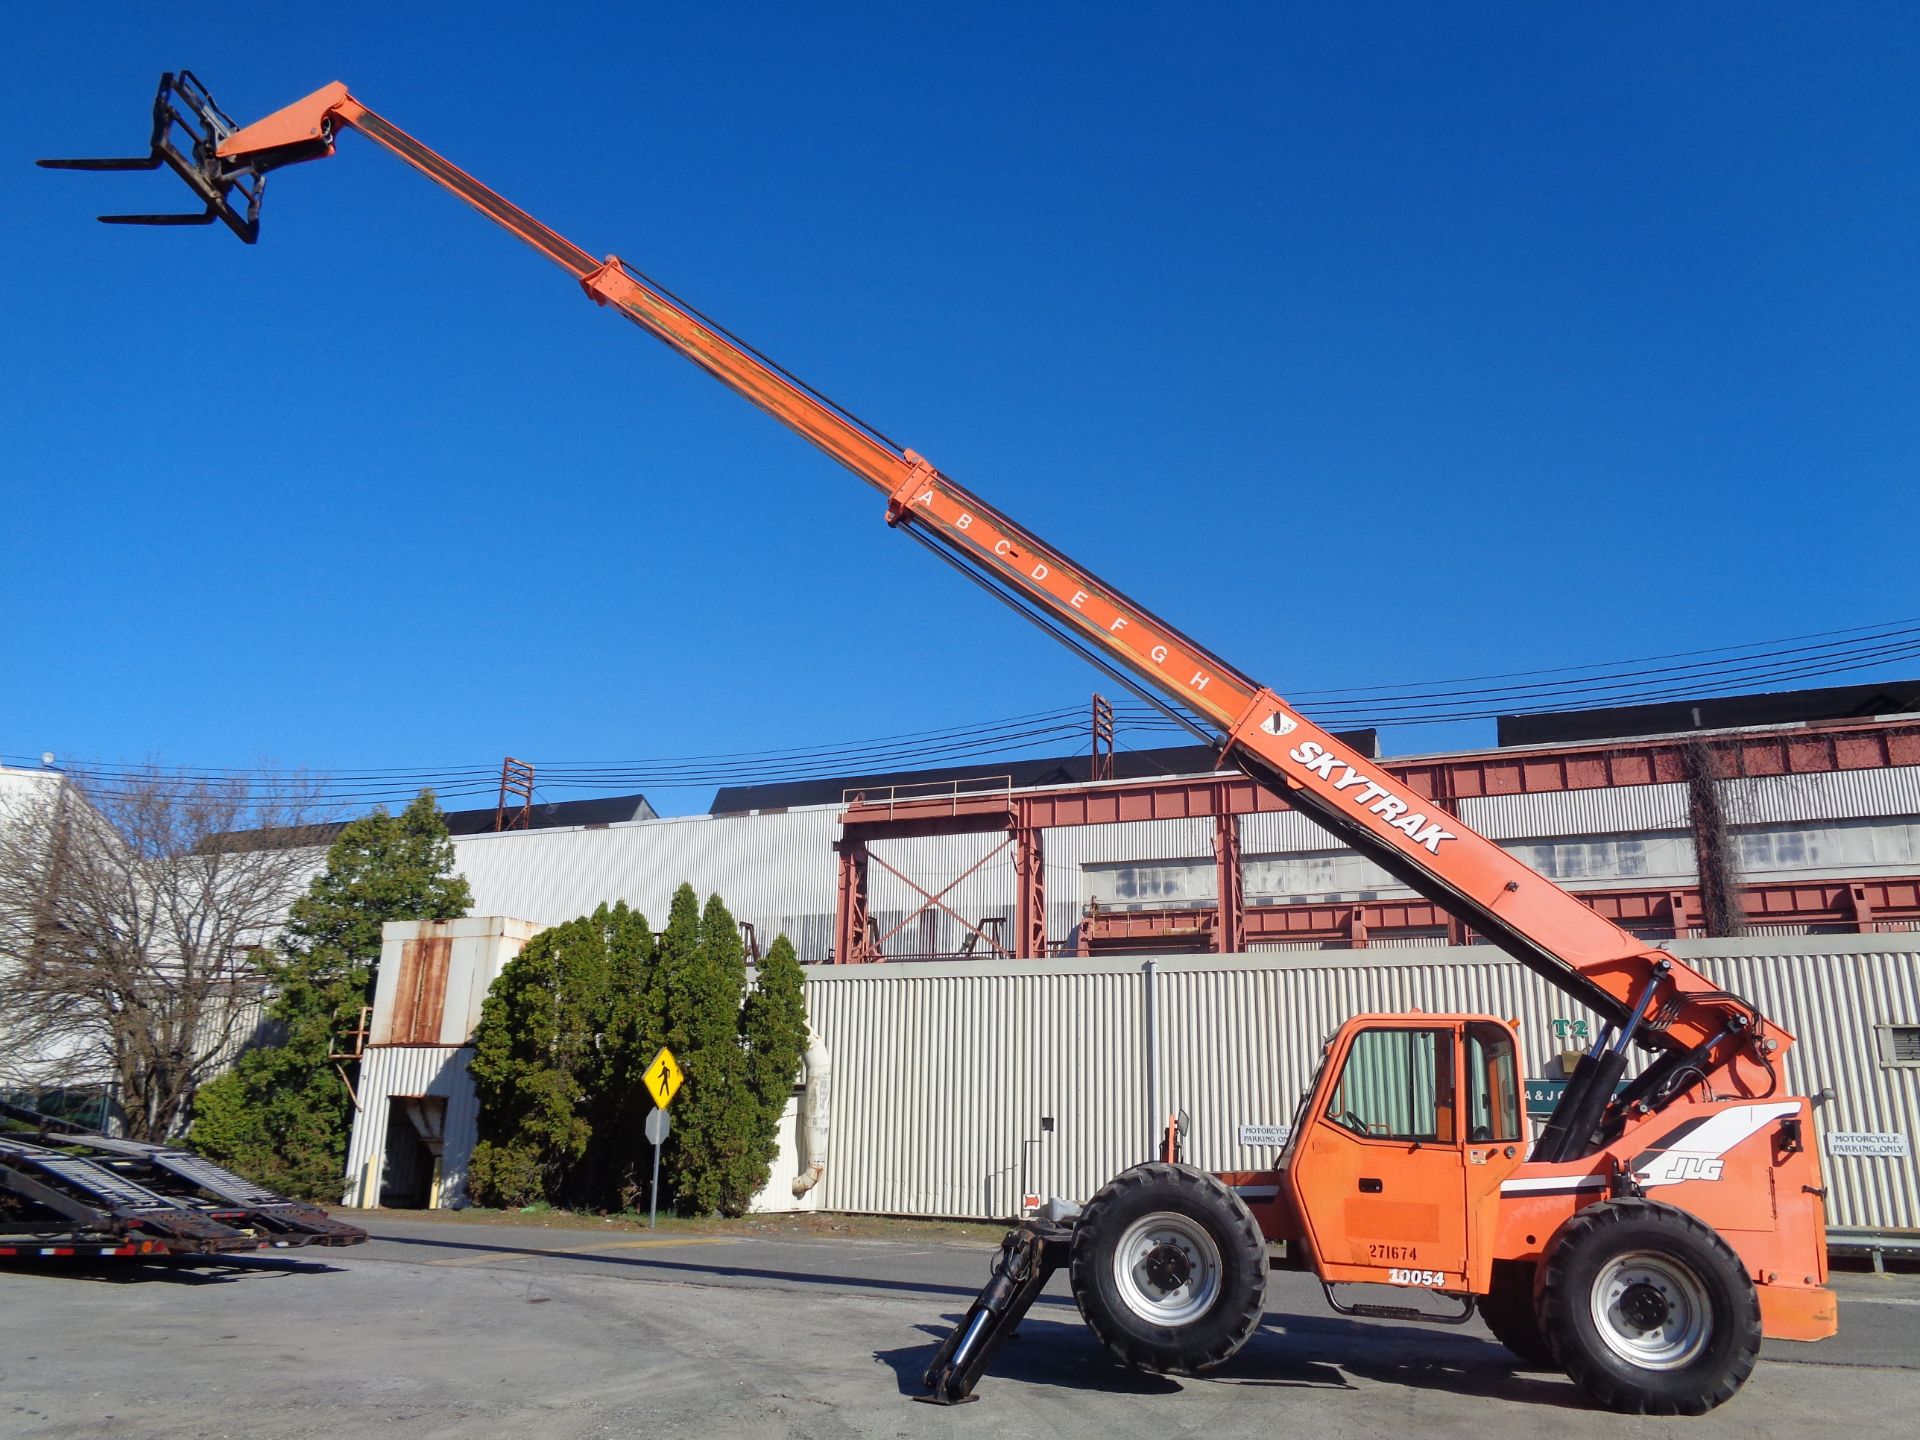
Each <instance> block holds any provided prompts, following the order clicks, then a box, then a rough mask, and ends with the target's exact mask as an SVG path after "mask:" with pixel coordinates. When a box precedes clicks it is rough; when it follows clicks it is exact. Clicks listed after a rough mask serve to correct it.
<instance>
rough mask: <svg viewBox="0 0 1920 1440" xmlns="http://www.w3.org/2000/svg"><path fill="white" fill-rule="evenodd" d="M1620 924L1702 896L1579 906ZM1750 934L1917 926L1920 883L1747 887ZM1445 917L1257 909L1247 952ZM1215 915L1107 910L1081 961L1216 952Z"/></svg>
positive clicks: (1374, 906)
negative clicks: (1758, 929)
mask: <svg viewBox="0 0 1920 1440" xmlns="http://www.w3.org/2000/svg"><path fill="white" fill-rule="evenodd" d="M1579 898H1580V899H1581V900H1583V901H1585V902H1586V903H1587V904H1588V905H1590V906H1592V907H1593V909H1594V910H1596V911H1598V912H1599V913H1600V914H1602V915H1604V916H1606V917H1607V918H1608V919H1609V920H1611V921H1613V922H1614V923H1615V924H1617V925H1621V926H1624V927H1626V928H1627V929H1631V930H1645V929H1657V930H1661V931H1667V932H1675V933H1678V934H1680V935H1682V936H1683V937H1684V936H1685V934H1686V932H1687V931H1689V930H1691V929H1693V928H1695V927H1696V926H1697V925H1698V923H1699V917H1700V896H1699V892H1698V891H1697V890H1694V889H1691V888H1688V889H1679V890H1674V889H1667V890H1600V891H1592V892H1588V893H1586V894H1582V895H1581V896H1580V897H1579ZM1741 901H1742V904H1743V906H1744V909H1745V911H1746V918H1747V923H1748V924H1749V925H1818V926H1823V927H1834V928H1845V929H1847V930H1853V931H1860V932H1872V931H1877V930H1882V929H1904V928H1909V927H1916V926H1920V876H1897V877H1894V878H1890V879H1874V880H1827V881H1820V880H1811V881H1798V880H1795V881H1777V882H1765V881H1763V882H1759V883H1755V884H1750V885H1744V886H1742V887H1741ZM1447 919H1448V917H1447V914H1446V912H1445V911H1444V910H1442V909H1441V908H1440V907H1439V906H1437V905H1434V904H1432V903H1430V902H1428V901H1425V900H1417V899H1409V900H1369V901H1366V902H1364V903H1361V904H1357V905H1356V904H1354V903H1352V902H1344V903H1328V904H1305V905H1254V906H1250V907H1248V909H1247V911H1246V916H1245V922H1244V923H1245V935H1246V942H1247V944H1248V945H1259V944H1314V943H1318V944H1324V945H1328V946H1335V947H1347V946H1351V945H1355V944H1366V943H1372V944H1378V943H1379V942H1380V941H1381V940H1382V939H1390V938H1402V939H1404V938H1409V937H1414V936H1417V937H1420V938H1431V939H1433V940H1434V941H1435V942H1436V943H1438V942H1441V941H1444V940H1446V938H1447ZM1219 924H1220V921H1219V914H1218V911H1217V910H1215V909H1213V908H1211V907H1209V908H1206V909H1199V908H1195V909H1179V910H1131V911H1116V910H1101V911H1095V912H1093V913H1091V914H1089V915H1088V916H1086V917H1085V918H1084V919H1083V920H1082V922H1081V928H1082V938H1081V944H1080V953H1081V954H1092V955H1103V954H1112V953H1115V952H1126V951H1140V952H1142V953H1145V952H1147V951H1150V950H1152V949H1154V948H1155V946H1156V944H1158V945H1159V946H1160V947H1161V948H1163V949H1166V948H1172V949H1180V950H1194V951H1203V950H1211V949H1213V948H1214V945H1215V943H1216V937H1217V935H1218V933H1219Z"/></svg>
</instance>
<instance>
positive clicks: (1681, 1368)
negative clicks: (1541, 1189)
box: [1540, 1200, 1760, 1415]
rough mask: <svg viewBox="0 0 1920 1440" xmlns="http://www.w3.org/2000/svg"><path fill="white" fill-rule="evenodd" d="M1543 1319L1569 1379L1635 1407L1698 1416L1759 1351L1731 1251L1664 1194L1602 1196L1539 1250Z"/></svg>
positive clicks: (1726, 1395)
mask: <svg viewBox="0 0 1920 1440" xmlns="http://www.w3.org/2000/svg"><path fill="white" fill-rule="evenodd" d="M1540 1320H1541V1328H1542V1330H1543V1331H1544V1332H1545V1335H1546V1340H1547V1343H1548V1345H1549V1346H1551V1347H1552V1349H1553V1355H1554V1358H1555V1359H1556V1360H1557V1361H1559V1362H1560V1365H1561V1366H1562V1368H1564V1369H1565V1370H1566V1372H1567V1374H1568V1375H1569V1376H1570V1377H1572V1379H1573V1381H1574V1382H1575V1383H1576V1384H1577V1385H1579V1386H1580V1388H1581V1389H1583V1390H1585V1391H1586V1392H1587V1393H1588V1394H1589V1395H1591V1396H1593V1398H1594V1399H1596V1400H1598V1401H1599V1402H1600V1403H1601V1404H1603V1405H1606V1406H1609V1407H1610V1408H1612V1409H1615V1410H1624V1411H1627V1412H1629V1413H1631V1414H1636V1415H1702V1414H1705V1413H1706V1412H1707V1411H1709V1410H1711V1409H1713V1407H1714V1406H1716V1405H1718V1404H1720V1403H1721V1402H1723V1401H1725V1400H1728V1399H1730V1398H1732V1396H1733V1395H1734V1393H1735V1392H1736V1391H1738V1390H1739V1388H1740V1387H1741V1386H1742V1385H1743V1384H1745V1383H1746V1379H1747V1376H1748V1375H1750V1374H1752V1373H1753V1366H1754V1361H1755V1360H1756V1359H1757V1358H1758V1357H1759V1354H1760V1300H1759V1297H1758V1295H1756V1294H1755V1293H1754V1288H1753V1281H1752V1280H1751V1279H1750V1278H1749V1277H1748V1275H1747V1272H1746V1269H1745V1267H1744V1266H1743V1265H1742V1264H1741V1263H1740V1257H1739V1256H1738V1255H1736V1254H1734V1252H1733V1250H1732V1249H1731V1248H1730V1247H1729V1246H1728V1245H1727V1243H1726V1241H1724V1240H1722V1239H1721V1238H1720V1236H1719V1235H1717V1234H1716V1233H1715V1232H1714V1231H1713V1230H1712V1229H1711V1228H1709V1227H1708V1226H1707V1225H1705V1224H1704V1223H1702V1222H1701V1221H1700V1220H1698V1219H1696V1218H1695V1217H1694V1216H1692V1215H1689V1214H1688V1213H1687V1212H1686V1211H1684V1210H1678V1209H1675V1208H1674V1207H1673V1206H1671V1205H1661V1204H1658V1203H1656V1202H1653V1201H1648V1200H1609V1201H1605V1202H1603V1203H1601V1204H1598V1205H1590V1206H1588V1207H1587V1208H1586V1209H1584V1210H1582V1211H1580V1212H1579V1213H1578V1214H1576V1215H1575V1216H1574V1217H1573V1218H1572V1219H1571V1220H1569V1221H1567V1223H1566V1224H1565V1225H1563V1226H1562V1227H1561V1228H1560V1233H1559V1235H1558V1236H1556V1237H1555V1239H1554V1242H1553V1244H1552V1245H1551V1247H1550V1248H1549V1250H1548V1252H1547V1273H1546V1277H1545V1280H1544V1282H1543V1285H1542V1288H1541V1292H1540Z"/></svg>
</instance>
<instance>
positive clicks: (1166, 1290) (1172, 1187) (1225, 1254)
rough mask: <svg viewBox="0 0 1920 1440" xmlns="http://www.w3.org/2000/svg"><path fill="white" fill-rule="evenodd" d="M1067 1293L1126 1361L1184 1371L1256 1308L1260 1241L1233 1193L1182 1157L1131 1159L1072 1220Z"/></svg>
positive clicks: (1224, 1354)
mask: <svg viewBox="0 0 1920 1440" xmlns="http://www.w3.org/2000/svg"><path fill="white" fill-rule="evenodd" d="M1070 1275H1071V1279H1072V1281H1073V1298H1074V1300H1075V1301H1076V1302H1077V1303H1078V1304H1079V1306H1080V1314H1081V1315H1082V1316H1083V1317H1084V1318H1085V1319H1086V1322H1087V1326H1088V1328H1089V1329H1091V1330H1092V1331H1093V1333H1094V1334H1095V1335H1097V1336H1098V1337H1099V1338H1100V1341H1101V1343H1102V1344H1104V1345H1105V1346H1106V1347H1107V1349H1109V1350H1111V1351H1112V1352H1113V1353H1114V1355H1115V1356H1116V1357H1117V1358H1118V1359H1119V1360H1121V1361H1122V1362H1123V1363H1125V1364H1127V1365H1131V1366H1134V1367H1135V1368H1137V1369H1141V1370H1151V1371H1155V1372H1158V1373H1161V1374H1171V1375H1192V1374H1197V1373H1199V1372H1200V1371H1202V1370H1208V1369H1211V1368H1212V1367H1214V1366H1216V1365H1219V1364H1222V1363H1224V1362H1225V1361H1226V1360H1228V1359H1229V1358H1231V1357H1232V1356H1233V1354H1234V1353H1235V1352H1236V1351H1238V1350H1239V1349H1240V1347H1241V1346H1242V1345H1244V1344H1246V1343H1247V1337H1248V1336H1250V1335H1252V1334H1253V1332H1254V1329H1255V1327H1257V1326H1258V1325H1259V1323H1260V1317H1261V1316H1262V1315H1263V1314H1265V1313H1266V1299H1267V1247H1266V1240H1265V1238H1264V1237H1263V1236H1262V1235H1261V1233H1260V1227H1259V1226H1258V1225H1257V1224H1255V1222H1254V1219H1253V1216H1252V1215H1251V1214H1250V1213H1249V1212H1248V1210H1247V1207H1246V1205H1245V1204H1244V1203H1243V1202H1242V1201H1241V1199H1240V1197H1239V1196H1238V1195H1235V1194H1234V1193H1233V1191H1231V1190H1229V1189H1228V1188H1227V1187H1226V1186H1225V1185H1223V1184H1222V1183H1221V1182H1220V1181H1219V1180H1217V1179H1215V1178H1214V1177H1213V1176H1212V1175H1209V1174H1207V1173H1206V1172H1205V1171H1204V1170H1196V1169H1194V1168H1193V1167H1192V1166H1190V1165H1168V1164H1151V1165H1136V1166H1135V1167H1134V1168H1133V1169H1131V1170H1127V1171H1124V1172H1123V1173H1121V1174H1120V1175H1118V1176H1116V1177H1115V1178H1114V1179H1113V1180H1111V1181H1109V1182H1108V1184H1107V1185H1106V1187H1105V1188H1104V1189H1103V1190H1101V1191H1100V1193H1099V1194H1097V1195H1095V1196H1094V1197H1093V1199H1092V1200H1090V1201H1088V1202H1087V1208H1086V1209H1085V1210H1083V1211H1082V1212H1081V1214H1080V1219H1079V1222H1078V1224H1077V1225H1076V1226H1075V1227H1074V1238H1073V1258H1072V1262H1071V1267H1070Z"/></svg>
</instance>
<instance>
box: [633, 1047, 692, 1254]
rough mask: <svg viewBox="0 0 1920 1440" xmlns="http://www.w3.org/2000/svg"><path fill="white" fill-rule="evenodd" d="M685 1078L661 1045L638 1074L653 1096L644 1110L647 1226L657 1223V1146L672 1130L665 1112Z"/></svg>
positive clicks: (658, 1198)
mask: <svg viewBox="0 0 1920 1440" xmlns="http://www.w3.org/2000/svg"><path fill="white" fill-rule="evenodd" d="M686 1078H687V1077H686V1072H684V1071H683V1070H681V1068H680V1062H679V1061H678V1060H675V1059H674V1058H673V1051H671V1050H669V1049H668V1048H667V1047H666V1046H664V1045H662V1046H661V1047H660V1053H659V1054H658V1055H656V1056H654V1057H653V1059H652V1060H650V1061H648V1062H647V1068H646V1071H645V1073H644V1074H642V1075H641V1077H640V1079H641V1081H642V1083H644V1084H645V1085H646V1087H647V1093H648V1094H649V1095H651V1096H653V1109H651V1110H649V1111H648V1112H647V1139H649V1140H651V1141H652V1142H653V1184H652V1185H650V1186H649V1187H648V1188H647V1228H648V1229H649V1230H657V1229H658V1228H659V1227H660V1146H661V1145H662V1144H663V1143H664V1142H665V1141H666V1138H667V1136H668V1135H670V1134H672V1133H673V1120H672V1117H670V1116H669V1115H668V1114H667V1106H669V1105H671V1104H672V1103H673V1097H674V1096H675V1095H677V1094H679V1093H680V1086H681V1084H682V1082H684V1081H685V1080H686Z"/></svg>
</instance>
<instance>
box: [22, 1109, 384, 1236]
mask: <svg viewBox="0 0 1920 1440" xmlns="http://www.w3.org/2000/svg"><path fill="white" fill-rule="evenodd" d="M0 1118H4V1119H5V1120H7V1121H10V1122H12V1125H13V1128H11V1129H7V1130H0V1256H6V1257H15V1258H18V1257H33V1256H69V1255H84V1256H112V1257H119V1256H134V1257H138V1256H151V1255H169V1256H177V1255H208V1254H214V1255H224V1254H236V1253H241V1252H245V1251H251V1250H263V1249H294V1248H299V1247H302V1246H307V1245H359V1244H363V1243H365V1241H366V1240H367V1238H368V1236H367V1232H366V1231H365V1230H363V1229H362V1228H361V1227H360V1226H358V1225H352V1224H349V1223H347V1222H346V1221H343V1220H336V1219H334V1218H333V1217H332V1216H331V1215H329V1214H327V1212H326V1211H324V1210H322V1209H321V1208H320V1207H319V1206H317V1205H309V1204H307V1203H305V1202H304V1201H300V1200H295V1199H292V1198H291V1197H289V1196H286V1195H282V1194H280V1193H279V1192H277V1191H274V1190H269V1189H267V1188H266V1187H265V1186H261V1185H256V1184H254V1183H253V1182H252V1181H250V1180H247V1179H245V1178H243V1177H242V1176H239V1175H236V1174H234V1173H233V1172H232V1171H230V1170H226V1169H223V1168H222V1167H221V1166H218V1165H215V1164H213V1163H212V1162H211V1161H209V1160H207V1159H205V1158H203V1157H201V1156H199V1155H195V1154H193V1153H192V1152H191V1151H187V1150H182V1149H179V1148H177V1147H174V1146H169V1145H156V1144H151V1143H149V1142H146V1141H141V1140H126V1139H121V1138H119V1137H117V1136H111V1135H101V1134H98V1133H95V1132H93V1131H90V1130H86V1129H83V1128H82V1127H80V1126H77V1125H72V1124H69V1123H68V1122H66V1121H63V1120H57V1119H54V1118H53V1117H52V1116H49V1115H42V1114H40V1113H39V1112H38V1111H34V1110H29V1109H27V1108H26V1107H24V1106H19V1105H13V1104H10V1103H7V1102H5V1101H0Z"/></svg>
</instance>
